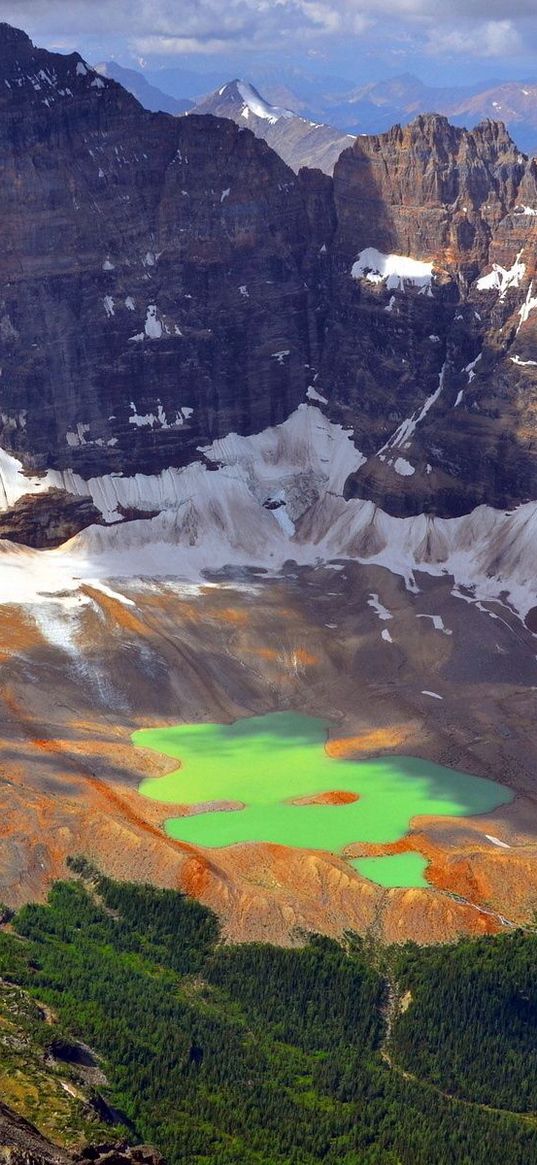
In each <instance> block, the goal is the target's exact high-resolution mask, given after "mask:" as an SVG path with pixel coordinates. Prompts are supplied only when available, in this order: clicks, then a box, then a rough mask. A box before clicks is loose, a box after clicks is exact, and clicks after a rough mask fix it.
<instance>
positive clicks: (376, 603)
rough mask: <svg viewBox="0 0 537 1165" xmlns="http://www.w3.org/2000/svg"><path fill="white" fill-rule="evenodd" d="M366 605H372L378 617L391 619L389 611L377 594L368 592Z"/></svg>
mask: <svg viewBox="0 0 537 1165" xmlns="http://www.w3.org/2000/svg"><path fill="white" fill-rule="evenodd" d="M367 605H368V607H372V608H373V610H374V612H375V615H377V616H378V618H379V619H393V615H392V613H391V611H388V608H387V607H384V606H383V604H382V603H381V601H380V599H379V597H378V595H377V594H370V596H369V598H368V600H367Z"/></svg>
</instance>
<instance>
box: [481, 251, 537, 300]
mask: <svg viewBox="0 0 537 1165" xmlns="http://www.w3.org/2000/svg"><path fill="white" fill-rule="evenodd" d="M521 255H522V251H519V252H518V255H517V257H516V259H515V261H514V263H513V266H512V267H509V268H506V267H501V266H500V264H499V263H493V264H492V271H489V273H488V275H482V276H481V278H480V279H478V280H477V283H476V287H477V290H478V291H499V293H500V300H503V299H505V296H506V295H507V292H508V291H509V290H510V288H511V287H520V284H521V281H522V279H523V278H524V275H525V274H526V264H525V263H521V262H520V256H521Z"/></svg>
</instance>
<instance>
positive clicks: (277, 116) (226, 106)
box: [194, 81, 353, 174]
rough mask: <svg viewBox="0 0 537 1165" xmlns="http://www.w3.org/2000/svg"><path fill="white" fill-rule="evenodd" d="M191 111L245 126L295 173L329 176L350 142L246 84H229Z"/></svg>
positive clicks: (346, 137)
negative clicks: (305, 169) (303, 169)
mask: <svg viewBox="0 0 537 1165" xmlns="http://www.w3.org/2000/svg"><path fill="white" fill-rule="evenodd" d="M194 112H195V113H199V114H213V115H214V116H215V117H229V118H231V120H232V121H234V122H235V123H236V124H237V125H239V126H241V128H244V127H245V126H247V127H248V129H251V130H252V132H253V133H255V135H256V137H258V138H263V140H264V141H266V142H268V144H269V146H271V147H272V149H273V150H275V151H276V153H277V154H279V155H280V157H281V158H283V160H284V162H287V165H288V166H290V167H291V169H292V170H295V171H296V172H298V170H300V168H301V167H302V166H309V167H313V168H317V169H319V170H323V171H324V173H325V174H331V173H332V171H333V169H334V165H335V163H336V161H337V158H338V157H339V155H340V153H341V151H342V150H344V149H345V148H346V147H347V146H349V145H351V143H352V141H353V138H352V137H351V136H350V135H349V134H341V133H338V131H337V130H335V129H334V128H333V127H332V126H329V125H319V124H318V123H315V122H313V121H309V120H307V119H306V118H304V117H299V116H298V115H297V114H295V113H293V112H292V111H291V110H290V109H282V108H281V107H279V106H276V105H271V104H269V102H267V101H265V100H264V98H263V97H261V95H260V94H259V93H258V91H257V89H255V88H254V86H253V85H251V84H250V83H249V82H248V81H230V82H229V84H227V85H224V86H223V87H222V88H220V89H218V90H216V92H214V93H211V94H210V96H209V97H206V98H205V99H204V100H203V101H200V102H198V104H197V105H196V106H195V109H194Z"/></svg>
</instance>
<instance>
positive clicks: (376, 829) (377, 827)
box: [132, 712, 513, 886]
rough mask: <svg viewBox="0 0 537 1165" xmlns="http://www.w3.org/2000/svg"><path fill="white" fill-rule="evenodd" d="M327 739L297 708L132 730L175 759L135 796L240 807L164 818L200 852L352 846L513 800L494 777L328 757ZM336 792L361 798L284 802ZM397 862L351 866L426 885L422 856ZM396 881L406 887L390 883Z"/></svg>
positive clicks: (408, 761)
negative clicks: (421, 821) (268, 845)
mask: <svg viewBox="0 0 537 1165" xmlns="http://www.w3.org/2000/svg"><path fill="white" fill-rule="evenodd" d="M327 733H328V725H327V724H326V723H325V722H324V721H323V720H320V719H317V718H315V717H311V716H303V715H300V714H298V713H295V712H275V713H270V714H268V715H266V716H252V717H249V718H245V719H243V720H238V721H236V723H234V724H180V725H178V726H177V727H173V728H155V729H142V730H141V731H139V732H135V733H134V735H133V738H132V739H133V742H134V744H136V745H140V746H143V747H145V748H151V749H153V750H154V751H155V752H158V753H164V754H165V755H166V756H170V757H177V759H178V760H180V762H181V767H180V768H178V769H177V770H175V771H174V772H172V773H169V774H168V775H167V776H165V777H157V778H149V779H147V780H145V781H142V784H141V785H140V792H141V793H142V794H143V795H144V796H145V797H151V798H152V799H153V800H155V801H161V802H164V803H167V804H175V805H184V806H194V805H195V806H200V805H203V804H207V803H211V802H215V801H219V802H222V801H228V802H229V801H233V802H241V803H243V804H244V808H242V809H233V810H225V811H222V810H219V809H212V810H210V811H209V812H202V813H195V814H193V815H191V816H188V817H170V818H169V819H168V820H167V821H166V823H165V829H166V832H167V833H168V835H169V836H170V837H174V838H177V839H178V840H179V841H185V842H190V843H192V844H193V845H197V846H206V847H214V846H227V845H234V844H236V843H238V842H256V841H262V842H274V843H276V844H278V845H287V846H294V847H300V848H305V849H319V850H329V851H330V852H331V853H340V852H341V851H342V850H344V849H345V847H346V846H348V845H351V844H352V843H353V842H374V843H388V842H394V841H397V840H398V839H399V838H401V837H403V836H404V835H405V834H406V833H407V832H408V829H409V825H410V821H411V818H412V817H415V816H418V815H420V814H432V815H435V816H442V815H444V816H451V817H464V816H469V815H471V814H475V813H486V812H489V811H490V810H492V809H494V808H496V807H497V806H498V805H502V804H505V803H507V802H508V801H511V800H512V798H513V794H512V793H511V791H510V790H509V789H507V788H505V786H503V785H500V784H497V783H496V782H495V781H489V780H485V779H483V778H482V777H473V776H470V774H468V773H461V772H456V771H455V770H453V769H446V768H443V767H442V766H441V765H435V764H432V763H431V762H430V761H424V760H418V759H416V758H414V757H400V756H396V757H395V756H394V757H383V758H381V759H378V760H366V761H352V760H340V759H334V758H332V757H329V756H328V755H327V753H326V752H325V749H324V745H325V743H326V739H327ZM335 789H337V790H340V791H344V792H350V793H355V794H357V795H358V797H359V800H358V801H355V802H354V803H351V804H347V805H292V804H291V803H290V802H291V800H293V799H294V798H298V797H304V796H314V795H315V794H318V793H323V792H330V791H332V790H335ZM396 856H397V857H399V858H403V857H406V858H407V861H406V862H401V861H400V862H399V864H398V865H397V864H396V865H394V864H393V861H394V859H393V857H389V858H388V857H386V858H363V859H362V858H360V859H357V862H359V863H360V864H359V865H357V867H356V868H357V869H359V872H360V873H362V874H363V875H364V876H365V877H371V878H372V879H373V880H374V881H376V882H379V883H380V884H381V885H405V886H407V885H410V886H421V885H426V884H427V883H426V881H425V879H424V876H423V867H420V868H418V863H417V862H416V858H417V857H419V855H415V854H407V855H396ZM408 859H410V860H408ZM373 862H375V863H377V864H376V865H374V866H373V865H371V863H373ZM364 863H366V864H364ZM386 863H388V864H386ZM389 863H391V864H389ZM394 871H395V873H394ZM394 876H395V877H399V878H403V879H404V881H398V882H393V881H392V880H391V879H393V877H394ZM386 879H388V880H386Z"/></svg>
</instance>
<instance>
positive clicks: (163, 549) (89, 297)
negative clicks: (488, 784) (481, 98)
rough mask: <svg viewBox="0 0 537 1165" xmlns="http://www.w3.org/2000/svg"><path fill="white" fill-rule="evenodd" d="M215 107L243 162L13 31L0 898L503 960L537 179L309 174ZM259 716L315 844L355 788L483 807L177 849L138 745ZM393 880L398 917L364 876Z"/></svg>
mask: <svg viewBox="0 0 537 1165" xmlns="http://www.w3.org/2000/svg"><path fill="white" fill-rule="evenodd" d="M239 95H240V96H241V99H242V102H243V103H244V107H245V110H246V109H248V118H246V117H242V116H241V121H242V122H244V125H240V126H239V125H237V124H235V123H234V121H233V120H231V119H230V118H228V117H226V118H222V117H218V116H214V115H211V116H207V115H204V114H199V113H195V112H193V113H191V114H189V115H188V116H186V117H179V118H175V117H170V116H169V115H168V114H164V113H153V112H150V111H147V110H145V109H144V108H143V107H142V106H141V104H140V103H139V102H138V101H137V100H136V99H135V98H134V97H133V96H132V95H131V94H130V93H128V92H127V91H126V90H125V89H124V88H123V87H122V86H121V85H119V84H118V83H117V82H116V81H114V80H113V79H111V78H109V77H103V76H101V75H100V74H99V73H98V72H97V71H95V70H93V69H91V68H90V67H89V66H88V65H87V64H86V62H84V61H83V60H82V58H81V57H80V56H79V55H78V54H76V53H73V54H71V55H69V56H63V55H61V54H57V53H48V52H45V51H44V50H42V49H39V48H35V47H34V46H33V45H32V43H31V41H30V40H29V38H28V37H27V36H26V35H25V34H24V33H23V32H20V31H17V30H15V29H12V28H11V27H10V26H8V25H2V26H0V148H1V152H2V160H3V183H2V186H1V188H0V211H1V214H0V222H1V223H2V231H3V246H2V248H1V250H0V281H1V293H0V357H1V358H0V367H1V369H2V375H1V377H0V508H1V529H0V534H1V535H2V537H1V539H0V561H1V571H0V630H1V637H0V641H1V644H2V685H1V687H0V709H1V716H2V741H1V742H0V777H1V779H0V812H1V815H2V823H3V844H2V847H0V897H1V898H2V899H3V900H5V901H6V902H7V903H9V905H10V906H17V905H21V904H23V903H24V902H26V901H28V900H36V899H40V898H42V897H43V895H44V893H45V890H46V888H47V887H48V886H49V885H50V883H51V882H52V881H54V879H55V878H57V877H58V876H61V875H62V874H65V863H66V859H67V857H68V856H69V855H72V854H86V855H87V856H88V857H89V858H91V859H93V858H94V859H95V860H98V861H99V862H100V863H101V865H102V868H103V869H104V870H106V871H107V872H109V873H113V874H115V875H116V876H117V877H119V878H131V879H132V878H135V879H138V880H145V881H147V882H152V883H154V884H158V885H162V886H168V887H173V888H177V887H179V888H180V889H182V890H183V891H185V892H187V893H188V894H190V895H193V896H195V897H197V898H200V899H202V900H203V902H205V903H206V904H208V905H210V906H211V907H212V908H213V909H214V910H215V911H216V912H217V913H218V915H219V917H220V918H221V920H222V925H223V932H224V934H225V937H226V938H232V939H236V940H239V941H243V940H248V941H251V940H254V939H255V940H259V941H265V940H267V938H268V939H271V940H276V941H280V942H283V943H294V942H296V941H297V934H302V933H303V932H304V931H308V930H310V931H311V930H321V931H323V932H324V933H328V934H331V935H334V936H336V937H337V936H340V935H341V934H343V933H345V932H346V931H349V930H352V931H358V932H360V933H365V932H367V933H368V934H371V935H372V936H373V937H374V939H375V941H377V940H379V939H383V940H384V939H386V940H388V941H397V942H405V941H406V940H407V939H409V940H413V941H432V940H435V941H436V940H442V941H444V940H446V939H449V940H451V939H453V940H454V939H455V938H457V937H458V936H459V935H460V934H461V933H465V934H468V933H478V934H488V933H490V932H491V931H497V930H502V929H503V928H505V927H507V926H511V925H519V924H523V925H526V924H527V923H529V922H531V920H532V917H533V909H534V902H535V900H536V896H537V846H536V843H535V838H536V836H537V822H536V818H535V808H534V805H533V793H532V789H533V788H534V782H535V776H536V770H535V762H534V750H532V733H533V723H534V697H533V688H534V686H535V641H534V633H535V632H536V631H537V602H536V595H535V573H536V570H537V559H536V544H537V543H536V534H535V532H536V530H537V462H536V459H535V423H534V422H535V400H536V393H537V375H536V370H537V336H536V330H535V329H536V322H537V315H536V307H537V294H536V292H535V286H536V283H535V280H536V270H535V255H536V246H535V242H536V234H535V232H536V229H537V226H536V224H537V168H536V164H535V162H534V161H533V160H529V159H528V158H527V157H525V156H524V155H523V154H521V153H520V151H519V149H518V147H517V146H516V145H515V144H514V143H513V141H512V140H511V138H510V136H509V134H508V132H507V131H506V129H505V127H504V126H503V125H502V124H501V123H499V122H496V121H485V122H484V123H482V124H480V125H479V126H478V127H476V128H475V129H473V130H465V129H462V128H460V127H456V126H453V125H452V124H450V122H449V121H448V120H447V119H446V118H445V117H443V116H439V115H426V116H425V115H424V116H421V115H420V116H418V117H416V118H414V120H413V121H412V122H411V123H410V124H409V125H407V126H405V127H404V128H401V127H400V126H395V127H394V128H391V129H390V130H389V131H388V132H387V133H385V134H380V135H372V136H367V137H359V138H357V139H356V140H354V141H353V143H352V145H351V146H350V147H349V148H346V149H344V150H343V152H342V153H341V154H340V156H339V158H338V160H337V162H336V164H335V167H334V174H333V177H332V176H330V175H328V174H325V173H324V174H323V173H322V172H321V171H320V170H319V169H309V168H303V169H301V170H300V172H299V173H298V174H296V173H294V171H293V170H292V169H291V168H290V167H289V166H288V165H286V163H285V162H284V161H283V160H282V158H280V157H279V156H278V154H277V153H276V152H275V151H274V150H273V149H271V148H270V146H269V145H268V144H267V143H266V142H265V141H264V140H260V138H259V137H257V136H256V135H255V134H254V133H253V132H251V129H250V128H249V126H250V123H251V121H252V120H253V118H254V116H255V117H256V118H257V120H258V121H259V122H260V123H262V125H266V126H267V129H271V130H276V129H278V127H280V128H282V127H283V129H285V128H286V127H289V126H292V124H293V122H294V120H295V119H294V117H293V116H292V115H290V112H289V111H288V110H286V109H285V108H284V107H279V108H277V109H276V110H274V108H273V107H267V104H266V103H263V102H262V100H261V99H259V96H258V95H257V96H256V95H255V93H254V94H253V95H252V92H251V90H247V100H246V99H245V97H244V93H242V94H241V93H240V90H239ZM231 96H232V97H233V94H232V95H231ZM220 97H221V98H222V99H223V98H224V97H225V93H224V92H223V93H222V94H220ZM235 99H236V95H235ZM252 106H255V107H256V109H257V112H253V109H252ZM290 709H291V710H293V711H292V712H291V713H290V712H289V710H290ZM282 712H284V713H288V714H289V715H290V716H291V717H292V715H293V713H296V715H298V714H300V715H301V716H303V717H306V718H310V719H313V720H314V721H315V723H316V724H318V725H320V727H319V734H320V741H321V744H320V745H319V747H320V748H322V747H323V742H324V741H326V748H325V751H326V753H327V756H328V757H329V758H330V759H331V760H333V761H334V789H333V790H328V793H329V794H330V796H331V797H332V801H330V800H329V801H328V806H329V807H326V805H325V808H326V812H327V813H328V812H333V813H334V814H339V813H340V810H341V807H342V806H344V805H345V804H347V803H350V802H347V801H346V800H345V792H346V790H345V787H344V786H342V787H341V788H340V787H339V785H338V783H337V782H336V772H339V771H340V769H338V764H337V763H336V762H339V761H342V760H347V759H350V758H352V759H353V760H354V761H356V760H362V759H367V758H370V757H371V756H374V757H376V758H377V759H378V758H379V757H380V758H383V757H384V758H391V757H393V756H397V755H403V756H405V757H407V758H413V757H418V758H422V760H423V763H425V764H431V765H432V764H435V765H441V766H443V768H444V770H445V769H449V770H456V771H457V773H459V774H462V775H461V781H462V782H464V774H473V775H474V776H475V777H477V776H479V777H482V778H488V779H489V780H490V779H492V780H493V781H495V782H496V783H497V784H499V785H501V798H500V799H499V800H498V801H497V802H495V804H496V809H494V810H490V811H488V812H487V814H484V813H482V814H481V815H479V814H477V813H474V815H473V816H472V815H471V812H470V810H471V804H468V803H467V801H466V800H465V799H464V797H462V799H461V805H460V815H459V816H458V817H457V815H456V814H455V816H454V817H453V818H449V819H447V818H445V817H442V816H439V817H435V816H434V815H432V814H431V815H429V816H421V817H420V816H419V815H418V817H417V818H414V817H411V816H410V815H409V817H408V820H407V821H405V824H404V829H403V832H402V833H400V834H398V836H397V837H394V836H393V833H392V832H390V830H389V829H388V828H386V832H382V829H381V826H382V823H380V825H379V831H378V836H377V838H376V840H375V839H373V840H372V841H371V842H369V841H368V842H367V843H365V842H364V843H356V844H355V843H352V849H351V848H350V843H349V846H347V847H346V848H345V850H344V851H340V850H338V849H337V847H332V848H326V849H322V850H320V849H314V848H312V847H311V845H309V844H308V845H307V844H304V845H301V844H300V843H301V841H302V840H303V839H302V837H301V836H300V835H299V833H298V832H297V845H296V846H295V845H287V844H286V845H284V844H280V843H278V844H276V843H274V842H271V841H270V839H269V840H267V839H266V836H265V834H264V831H263V812H264V810H263V809H262V810H261V812H260V815H259V818H258V820H260V821H261V826H260V828H259V835H258V840H257V841H256V843H255V844H254V843H253V841H252V840H250V839H249V838H248V839H247V840H246V841H244V842H240V841H237V843H236V844H235V843H233V844H229V845H226V844H222V845H214V846H213V845H211V844H210V845H207V846H203V847H202V846H197V845H194V844H190V843H188V844H187V843H186V842H184V841H182V840H181V839H180V838H179V837H177V836H174V834H173V831H170V826H169V824H168V819H169V816H170V813H173V814H174V816H176V815H177V813H178V812H179V813H180V810H181V807H180V806H178V805H176V804H175V802H174V805H173V809H172V810H170V809H169V807H167V804H166V803H162V802H159V801H158V800H156V799H153V798H151V797H149V796H147V795H145V793H144V788H143V786H144V785H145V784H146V781H147V778H150V777H152V778H154V777H155V776H157V775H161V774H162V771H163V768H164V767H166V766H167V765H169V767H170V768H173V767H174V763H175V762H174V761H172V760H171V759H170V760H164V759H163V756H162V749H161V748H159V751H158V752H155V751H150V750H149V749H146V748H142V747H139V746H138V744H136V745H135V744H134V743H133V739H132V736H133V734H136V733H137V732H138V730H140V729H142V728H145V729H147V728H151V727H155V726H157V727H158V728H160V729H162V730H163V731H164V729H165V730H166V732H167V731H168V730H171V731H172V733H173V727H174V726H176V725H177V724H178V723H181V724H182V725H195V726H196V728H198V727H199V726H200V725H204V726H211V725H212V726H213V728H214V735H213V737H212V740H213V745H214V741H215V740H216V739H218V736H217V729H219V728H220V727H221V726H222V725H225V726H231V725H235V724H236V722H237V721H241V722H243V721H248V720H252V719H253V720H254V721H256V722H258V721H259V720H260V719H262V718H263V717H265V716H267V715H269V714H274V715H275V716H276V717H277V716H278V715H279V714H280V713H282ZM286 723H287V721H286ZM293 723H294V721H293V720H291V725H292V724H293ZM230 730H231V728H230ZM288 731H289V732H290V733H291V736H292V739H293V741H294V743H295V744H296V742H297V740H298V744H297V747H298V746H299V745H300V747H305V744H304V741H303V740H302V737H301V734H300V730H299V729H296V728H295V729H289V730H288ZM293 732H294V733H295V736H293ZM241 733H244V737H243V736H242V735H241ZM251 733H252V725H251V724H248V723H246V724H243V725H242V728H241V732H240V733H239V735H241V739H245V740H246V739H249V737H250V735H251ZM210 735H211V734H210V732H209V736H210ZM194 736H196V733H195V732H194ZM276 736H278V734H277V733H276ZM327 738H328V739H327ZM138 739H139V738H138V737H136V736H135V741H138ZM168 739H169V738H168V737H167V736H166V741H168ZM285 739H286V738H285V732H283V730H282V731H281V732H280V737H279V738H278V747H279V749H280V752H281V751H282V749H283V750H284V751H285V749H284V745H283V744H282V740H285ZM263 740H265V743H266V747H265V746H263V748H262V749H261V752H262V754H263V763H265V760H266V763H267V764H270V763H272V745H273V743H274V740H273V736H271V735H270V733H269V732H268V730H265V736H264V737H263ZM329 750H331V751H329ZM273 751H274V752H277V751H278V750H277V749H274V750H273ZM228 761H229V757H228ZM253 763H255V764H257V763H258V761H254V762H253ZM409 763H412V760H411V759H410V761H409ZM328 767H330V766H328ZM434 772H436V770H434ZM433 776H434V773H433ZM435 780H436V777H435V778H434V779H433V777H431V782H430V783H431V784H434V781H435ZM150 783H151V784H152V782H150ZM313 792H315V790H312V793H313ZM347 792H348V790H347ZM162 796H164V792H162ZM444 803H445V804H451V800H450V799H449V798H444ZM334 804H336V806H337V808H334ZM316 805H317V809H315V810H312V819H314V818H315V819H317V818H318V816H319V815H318V813H317V810H320V809H321V808H322V805H321V806H320V805H319V803H318V802H316ZM188 808H189V809H191V808H192V806H190V805H189V806H188ZM194 808H195V806H194ZM209 808H210V809H211V812H212V811H214V812H215V813H216V811H217V809H218V810H219V809H221V808H225V809H227V810H229V813H233V812H237V813H240V812H242V809H239V808H238V807H237V802H236V801H235V800H234V798H233V797H231V796H230V797H229V799H227V798H226V799H225V800H224V801H221V800H220V801H219V800H216V807H215V800H214V799H213V800H212V802H211V805H210V806H209ZM285 811H286V812H288V809H287V806H286V807H285ZM309 811H310V810H309V809H307V808H306V807H304V806H300V813H299V812H298V809H297V818H298V819H300V816H301V813H302V814H303V815H305V816H307V813H308V812H309ZM323 811H324V810H323ZM225 817H226V818H227V820H228V821H229V815H228V814H225ZM462 817H464V820H462ZM243 820H244V819H243ZM164 823H166V824H164ZM211 824H212V822H211ZM297 830H298V826H297ZM323 840H324V839H323ZM328 845H329V840H328V831H327V835H326V846H327V847H328ZM366 846H367V847H370V848H369V849H368V848H365V847H366ZM371 847H372V850H373V852H371ZM401 853H403V855H407V856H408V854H411V855H412V858H411V861H412V862H414V860H415V859H416V858H417V859H418V863H421V864H420V869H421V866H422V865H423V869H425V870H426V874H423V875H420V879H419V880H418V881H417V883H416V881H415V880H411V881H410V883H408V881H407V882H405V881H404V880H403V884H399V883H397V884H395V885H384V883H381V881H377V880H375V879H374V877H369V876H365V875H363V874H362V873H360V868H359V867H358V866H356V864H355V862H356V861H360V860H361V858H362V857H364V856H367V857H371V858H376V857H381V858H390V857H392V856H400V855H401ZM407 877H408V876H407Z"/></svg>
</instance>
